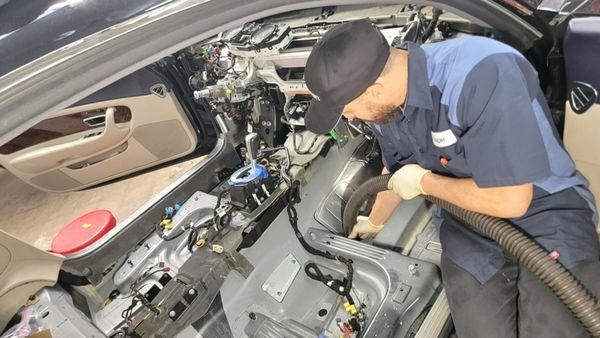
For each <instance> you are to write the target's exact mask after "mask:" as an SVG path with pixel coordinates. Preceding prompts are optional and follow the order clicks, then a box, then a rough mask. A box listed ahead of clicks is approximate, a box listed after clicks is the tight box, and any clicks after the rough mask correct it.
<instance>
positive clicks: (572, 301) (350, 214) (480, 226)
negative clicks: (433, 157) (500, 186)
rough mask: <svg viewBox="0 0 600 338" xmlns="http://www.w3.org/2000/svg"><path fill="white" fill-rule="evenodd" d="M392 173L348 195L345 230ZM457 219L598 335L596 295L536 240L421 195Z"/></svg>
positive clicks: (504, 223) (488, 218)
mask: <svg viewBox="0 0 600 338" xmlns="http://www.w3.org/2000/svg"><path fill="white" fill-rule="evenodd" d="M390 177H391V174H388V175H382V176H376V177H373V178H371V179H369V180H368V181H366V182H365V183H363V184H362V185H361V186H360V187H359V188H358V189H357V190H356V191H355V192H354V194H352V197H350V200H348V203H347V204H346V208H345V209H344V216H343V224H344V231H345V232H346V234H349V233H350V231H351V230H352V226H353V225H354V222H355V220H356V217H357V216H358V211H359V208H360V206H361V205H362V204H363V202H364V201H365V199H366V198H367V197H368V196H375V195H376V194H377V193H379V192H381V191H385V190H388V188H387V184H388V181H389V179H390ZM423 198H425V199H426V200H428V201H430V202H432V203H434V204H437V205H438V206H440V207H441V208H443V209H444V210H446V211H447V212H449V213H451V214H452V215H454V216H455V217H457V218H458V219H460V220H462V221H464V222H466V223H468V224H470V225H472V226H473V227H474V228H476V229H477V230H479V231H480V232H481V233H483V234H484V235H486V236H488V237H489V238H491V239H493V240H494V241H496V242H497V243H498V244H500V245H501V246H502V247H503V248H504V249H505V250H506V251H508V252H509V253H510V254H511V255H513V256H514V257H516V258H517V259H518V260H519V262H521V263H522V264H524V265H525V266H527V267H528V268H529V269H530V270H531V271H533V273H535V275H536V276H538V277H539V278H540V279H541V280H542V281H543V282H544V283H545V284H546V285H547V286H548V287H549V288H550V289H551V290H552V292H553V293H554V294H555V295H556V296H557V297H558V298H559V299H560V300H561V301H562V302H563V303H564V304H565V305H566V306H567V308H569V310H571V312H572V313H573V315H574V316H575V317H576V318H577V319H578V320H579V321H580V322H581V324H582V325H583V327H585V329H586V330H587V331H588V332H589V333H590V334H591V335H592V336H594V337H600V307H599V306H598V301H597V300H596V298H595V297H594V296H593V295H592V294H591V293H590V292H589V291H588V290H587V289H586V288H585V286H584V285H583V284H581V282H580V281H579V280H577V279H576V278H575V276H573V275H572V274H571V273H570V272H569V271H568V270H567V269H566V268H565V267H564V266H562V264H560V263H559V262H557V261H555V260H554V259H552V258H551V257H550V254H549V253H548V252H547V251H546V250H544V249H543V248H542V247H541V246H540V245H539V244H537V243H536V242H535V241H533V240H531V239H530V238H529V237H527V236H526V235H525V234H523V233H522V232H521V231H519V230H517V229H516V228H515V227H514V226H513V225H512V224H510V223H509V222H507V221H506V220H504V219H501V218H497V217H492V216H487V215H483V214H480V213H477V212H473V211H469V210H465V209H463V208H460V207H457V206H456V205H454V204H451V203H448V202H446V201H444V200H441V199H439V198H436V197H433V196H423Z"/></svg>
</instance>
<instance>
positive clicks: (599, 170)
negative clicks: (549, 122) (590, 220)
mask: <svg viewBox="0 0 600 338" xmlns="http://www.w3.org/2000/svg"><path fill="white" fill-rule="evenodd" d="M565 112H566V113H565V132H564V143H565V147H566V148H567V150H568V151H569V153H570V154H571V157H572V158H573V160H574V161H575V164H576V165H577V169H579V171H581V173H582V174H583V175H584V176H585V177H586V178H587V179H588V180H589V181H590V188H591V189H590V190H591V191H592V193H593V194H594V197H596V205H597V206H598V202H599V199H600V142H599V141H598V130H600V104H594V105H593V106H592V107H590V108H589V109H588V110H587V111H586V112H584V113H583V114H577V113H575V112H574V111H573V109H571V106H570V105H569V104H567V105H566V109H565Z"/></svg>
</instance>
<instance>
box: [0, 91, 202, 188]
mask: <svg viewBox="0 0 600 338" xmlns="http://www.w3.org/2000/svg"><path fill="white" fill-rule="evenodd" d="M112 107H126V108H128V109H129V110H130V112H131V115H130V120H129V121H127V122H122V121H119V122H117V121H115V118H114V108H112ZM107 108H108V109H107ZM99 109H100V110H99ZM95 110H99V111H100V112H102V111H104V110H105V111H106V113H105V122H104V124H103V125H102V123H98V122H99V121H100V122H102V121H101V119H100V120H98V119H97V117H98V116H93V117H91V118H87V119H84V121H85V120H88V122H89V120H93V122H94V124H93V126H96V124H98V125H99V126H98V128H93V129H89V130H85V131H83V132H78V133H74V134H71V135H65V136H62V137H59V138H56V139H52V140H49V141H46V142H42V143H40V144H35V145H33V146H30V147H27V148H25V149H22V150H18V151H16V152H14V153H9V154H5V155H0V164H2V165H3V166H4V167H5V168H6V169H8V170H9V171H11V172H12V173H13V174H15V175H16V176H17V177H19V178H21V179H22V180H24V181H25V182H27V183H29V184H31V185H33V186H35V187H37V188H39V189H41V190H46V191H70V190H77V189H81V188H85V187H88V186H92V185H95V184H98V183H101V182H103V181H107V180H110V179H113V178H116V177H119V176H122V175H126V174H130V173H133V172H135V171H139V170H141V169H145V168H148V167H151V166H154V165H157V164H160V163H163V162H166V161H169V160H172V159H176V158H178V157H181V156H185V155H187V154H189V153H191V152H192V151H194V149H195V148H196V144H197V142H198V140H197V136H196V133H195V131H194V129H193V127H192V125H191V124H190V122H189V121H188V119H187V117H186V115H185V113H184V111H183V109H182V107H181V105H180V104H179V102H178V101H177V99H176V98H175V96H174V95H173V93H172V92H168V93H167V95H165V96H164V97H159V96H157V95H154V94H149V95H144V96H137V97H129V98H123V99H116V100H109V101H103V102H97V103H92V104H86V105H81V106H77V107H71V108H68V109H64V110H62V111H60V112H59V113H57V114H55V115H54V116H52V118H56V117H60V116H72V115H74V114H77V113H78V112H82V111H95Z"/></svg>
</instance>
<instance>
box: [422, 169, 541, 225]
mask: <svg viewBox="0 0 600 338" xmlns="http://www.w3.org/2000/svg"><path fill="white" fill-rule="evenodd" d="M421 187H422V188H423V190H425V192H426V193H427V194H429V195H432V196H435V197H438V198H441V199H443V200H445V201H448V202H450V203H452V204H454V205H457V206H459V207H461V208H464V209H467V210H471V211H476V212H479V213H482V214H486V215H490V216H496V217H501V218H512V217H519V216H522V215H523V214H524V213H525V212H526V211H527V209H528V208H529V204H530V203H531V198H532V195H533V187H532V185H531V184H524V185H518V186H507V187H494V188H479V187H478V186H477V184H475V181H473V179H470V178H451V177H445V176H441V175H437V174H433V173H428V174H426V175H425V176H423V178H422V180H421Z"/></svg>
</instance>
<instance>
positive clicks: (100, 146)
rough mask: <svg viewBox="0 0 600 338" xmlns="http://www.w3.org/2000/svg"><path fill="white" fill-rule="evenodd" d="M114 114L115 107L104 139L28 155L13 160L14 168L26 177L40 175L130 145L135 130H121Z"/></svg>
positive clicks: (82, 140) (110, 110)
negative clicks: (129, 140) (130, 137)
mask: <svg viewBox="0 0 600 338" xmlns="http://www.w3.org/2000/svg"><path fill="white" fill-rule="evenodd" d="M114 112H115V108H114V107H109V108H107V109H106V115H105V116H106V124H105V125H104V130H103V131H102V132H101V133H100V135H97V136H92V137H82V138H79V139H77V140H74V141H70V142H65V143H60V144H57V145H53V146H47V147H42V148H39V149H36V150H34V151H28V152H25V154H23V155H21V156H17V157H15V158H13V159H12V160H11V161H10V164H11V165H12V166H13V167H14V168H16V169H18V170H20V171H23V172H25V173H39V172H45V171H48V170H51V169H56V168H58V167H60V166H63V165H65V164H67V163H72V162H76V161H80V160H82V159H85V158H89V157H91V156H94V155H97V154H98V153H101V152H104V151H106V150H109V149H112V148H115V147H117V146H118V145H120V144H122V143H123V142H125V141H126V139H127V137H128V136H129V135H130V132H131V130H130V128H129V126H126V127H124V128H120V127H118V126H117V124H116V123H115V118H114Z"/></svg>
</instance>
